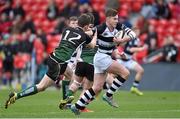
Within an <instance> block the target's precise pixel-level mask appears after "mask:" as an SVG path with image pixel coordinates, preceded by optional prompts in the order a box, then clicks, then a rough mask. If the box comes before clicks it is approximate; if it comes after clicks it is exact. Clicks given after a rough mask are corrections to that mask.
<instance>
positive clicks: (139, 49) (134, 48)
mask: <svg viewBox="0 0 180 119" xmlns="http://www.w3.org/2000/svg"><path fill="white" fill-rule="evenodd" d="M145 49H147V46H146V45H144V46H141V47H131V48H130V49H129V51H130V52H132V53H135V52H140V51H143V50H145Z"/></svg>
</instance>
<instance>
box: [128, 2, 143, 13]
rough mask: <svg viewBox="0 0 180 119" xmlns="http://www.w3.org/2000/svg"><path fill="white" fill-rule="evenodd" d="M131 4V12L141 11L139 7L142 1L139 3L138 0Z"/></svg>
mask: <svg viewBox="0 0 180 119" xmlns="http://www.w3.org/2000/svg"><path fill="white" fill-rule="evenodd" d="M131 5H132V6H131V10H132V11H133V12H140V11H141V8H142V3H141V1H140V2H138V1H136V2H133V3H132V4H131Z"/></svg>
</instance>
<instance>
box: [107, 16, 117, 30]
mask: <svg viewBox="0 0 180 119" xmlns="http://www.w3.org/2000/svg"><path fill="white" fill-rule="evenodd" d="M117 23H118V15H116V16H114V17H109V24H110V25H111V26H112V27H114V28H115V27H116V25H117Z"/></svg>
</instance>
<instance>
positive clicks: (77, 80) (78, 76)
mask: <svg viewBox="0 0 180 119" xmlns="http://www.w3.org/2000/svg"><path fill="white" fill-rule="evenodd" d="M84 76H85V70H84V63H83V62H78V63H77V66H76V69H75V73H74V74H73V77H72V80H73V81H72V83H71V84H70V86H69V88H68V89H67V93H66V94H67V95H66V98H65V99H63V100H61V101H60V103H59V108H60V109H65V108H66V104H67V103H71V102H72V101H73V99H74V96H73V94H74V93H75V92H76V91H77V89H78V88H79V87H80V86H81V82H82V80H83V77H84Z"/></svg>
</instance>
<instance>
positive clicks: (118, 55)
mask: <svg viewBox="0 0 180 119" xmlns="http://www.w3.org/2000/svg"><path fill="white" fill-rule="evenodd" d="M112 55H113V56H112V57H113V58H115V59H127V57H126V55H125V53H124V52H119V51H118V49H117V48H116V49H114V51H113V53H112Z"/></svg>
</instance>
